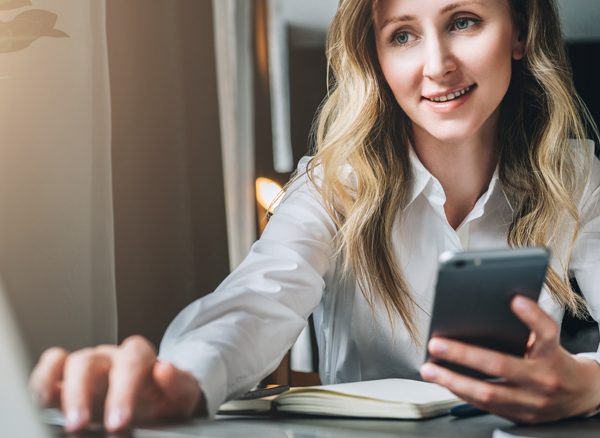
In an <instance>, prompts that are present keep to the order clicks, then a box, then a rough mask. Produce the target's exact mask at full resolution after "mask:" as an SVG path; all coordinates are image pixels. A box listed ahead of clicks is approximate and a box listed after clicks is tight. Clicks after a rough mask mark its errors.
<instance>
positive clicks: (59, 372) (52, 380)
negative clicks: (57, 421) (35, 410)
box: [29, 347, 69, 408]
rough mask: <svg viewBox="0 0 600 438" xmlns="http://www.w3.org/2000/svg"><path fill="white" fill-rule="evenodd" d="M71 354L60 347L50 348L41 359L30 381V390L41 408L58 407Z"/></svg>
mask: <svg viewBox="0 0 600 438" xmlns="http://www.w3.org/2000/svg"><path fill="white" fill-rule="evenodd" d="M68 355H69V353H68V352H67V351H66V350H64V349H62V348H58V347H54V348H49V349H48V350H46V351H45V352H44V353H42V356H41V357H40V360H39V362H38V364H37V365H36V366H35V368H34V369H33V372H32V373H31V377H30V379H29V388H30V390H31V393H32V395H33V397H34V398H35V400H36V401H37V402H38V404H39V405H40V406H41V407H45V408H49V407H56V406H58V402H59V400H60V381H61V380H62V376H63V368H64V366H65V360H66V359H67V356H68Z"/></svg>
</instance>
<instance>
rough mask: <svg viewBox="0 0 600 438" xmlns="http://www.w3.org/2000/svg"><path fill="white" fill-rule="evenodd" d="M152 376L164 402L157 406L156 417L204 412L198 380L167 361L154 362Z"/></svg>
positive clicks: (181, 415) (185, 415) (184, 415)
mask: <svg viewBox="0 0 600 438" xmlns="http://www.w3.org/2000/svg"><path fill="white" fill-rule="evenodd" d="M152 376H153V379H154V381H155V382H156V385H157V387H158V390H159V391H160V392H161V393H162V395H163V396H164V400H165V403H164V404H163V405H162V406H158V407H157V408H158V409H159V410H157V411H156V412H155V416H156V417H161V418H167V417H187V416H190V415H192V414H193V413H194V412H198V413H199V414H205V408H206V406H205V405H204V398H203V395H202V391H201V389H200V385H199V383H198V380H196V378H195V377H194V376H193V375H192V374H191V373H189V372H187V371H182V370H180V369H178V368H177V367H175V366H174V365H173V364H170V363H168V362H156V364H155V366H154V369H153V371H152Z"/></svg>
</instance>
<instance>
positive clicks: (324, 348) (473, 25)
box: [32, 0, 600, 430]
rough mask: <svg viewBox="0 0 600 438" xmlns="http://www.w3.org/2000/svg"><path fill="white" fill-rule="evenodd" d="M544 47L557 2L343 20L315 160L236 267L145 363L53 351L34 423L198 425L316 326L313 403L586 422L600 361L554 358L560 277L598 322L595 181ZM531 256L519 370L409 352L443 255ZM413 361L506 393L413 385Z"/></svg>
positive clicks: (560, 72) (367, 6)
mask: <svg viewBox="0 0 600 438" xmlns="http://www.w3.org/2000/svg"><path fill="white" fill-rule="evenodd" d="M559 29H560V28H559V24H558V19H557V14H556V7H555V5H554V2H553V0H526V1H523V0H486V1H477V0H465V1H460V2H454V1H450V0H342V1H341V2H340V6H339V9H338V12H337V15H336V17H335V19H334V22H333V24H332V28H331V31H330V35H329V41H328V57H329V62H330V66H331V70H332V72H333V78H334V81H333V84H332V87H331V90H330V93H329V95H328V98H327V100H326V102H325V103H324V105H323V107H322V109H321V111H320V115H319V120H318V128H317V136H316V138H317V141H316V155H315V156H314V157H313V158H312V159H305V160H303V161H302V162H301V164H300V166H299V169H300V171H299V172H298V174H297V175H296V177H295V178H294V180H293V182H292V183H291V184H290V185H289V187H288V190H287V193H286V196H285V199H284V200H283V202H282V203H281V204H280V207H279V208H278V210H277V212H276V213H275V215H274V216H273V217H272V219H271V222H270V224H269V225H268V227H267V229H266V230H265V232H264V234H263V236H262V237H261V239H260V240H259V241H258V242H257V243H256V244H255V245H254V246H253V248H252V250H251V252H250V254H249V256H248V257H247V259H246V260H245V261H244V262H243V263H242V264H241V265H240V267H239V268H237V269H236V270H235V271H234V272H233V273H232V274H231V275H230V276H229V277H228V278H227V279H226V280H225V281H224V282H223V283H222V284H221V285H220V286H219V288H218V289H217V291H215V293H213V294H211V295H209V296H207V297H205V298H203V299H201V300H199V301H197V302H195V303H193V304H191V305H190V306H188V308H186V309H185V310H184V311H183V312H182V313H181V314H180V315H179V316H178V317H177V318H176V319H175V320H174V321H173V323H172V324H171V326H170V327H169V329H168V331H167V333H166V334H165V337H164V340H163V343H162V345H161V352H160V361H157V359H156V356H155V353H154V351H153V350H152V348H151V346H150V344H149V343H148V342H147V341H145V340H144V339H142V338H139V337H134V338H130V339H128V340H127V341H125V342H124V343H123V345H122V346H120V347H113V346H101V347H97V348H95V349H89V350H84V351H80V352H75V353H73V354H70V355H69V354H67V353H66V352H65V351H63V350H60V349H51V350H49V351H48V352H47V353H45V355H44V356H43V357H42V358H41V359H40V362H39V364H38V366H37V367H36V369H35V370H34V373H33V375H32V388H33V390H34V392H35V393H36V394H37V395H38V397H39V398H40V401H41V402H42V404H45V405H52V404H56V403H57V402H58V401H59V400H60V401H61V403H62V408H63V409H64V411H65V413H66V415H67V420H68V428H69V429H71V430H77V429H80V428H82V427H85V426H86V425H87V424H88V422H89V420H90V418H91V417H92V415H93V413H92V407H93V406H95V407H98V406H99V405H101V403H99V401H100V402H101V401H102V400H104V398H105V399H106V401H105V402H104V406H105V424H106V426H107V428H108V429H109V430H120V429H122V428H124V427H127V426H128V425H129V424H130V423H131V422H132V420H134V419H138V418H146V417H152V418H159V417H164V416H173V415H189V414H191V413H192V412H194V411H197V412H208V413H209V414H213V413H214V412H215V411H216V410H217V408H218V406H219V404H220V403H221V402H222V401H224V400H225V399H226V398H231V397H234V396H235V395H237V394H240V393H242V392H244V391H246V390H248V389H249V388H250V387H251V386H252V385H254V384H255V383H256V382H257V381H258V380H260V379H261V378H262V377H263V376H265V375H266V374H268V372H270V371H271V370H273V369H274V368H275V367H276V366H277V364H278V362H279V360H280V359H281V357H282V356H283V354H284V353H285V352H286V351H287V350H288V349H289V347H290V346H291V345H292V343H293V341H294V340H295V338H296V337H297V335H298V334H299V333H300V331H301V330H302V328H303V327H304V325H305V323H306V319H307V318H308V316H309V315H310V314H311V313H313V312H314V315H315V323H316V328H317V333H318V341H319V342H318V343H319V355H320V375H321V379H322V381H323V382H324V383H332V382H341V381H351V380H367V379H375V378H384V377H392V376H393V377H409V378H419V373H420V375H421V376H422V378H424V379H425V380H429V381H432V382H436V383H439V384H441V385H444V386H446V387H448V388H449V389H450V390H452V391H453V392H455V393H456V394H458V395H459V396H460V397H462V398H464V399H465V400H467V401H469V402H471V403H472V404H474V405H475V406H478V407H482V408H484V409H487V410H489V411H491V412H494V413H497V414H499V415H503V416H505V417H507V418H509V419H512V420H515V421H519V422H540V421H551V420H556V419H560V418H565V417H569V416H573V415H584V414H589V413H591V412H594V411H595V410H596V409H597V408H598V407H600V366H599V365H598V362H597V361H598V360H600V359H598V356H595V354H590V355H588V356H590V357H586V356H572V355H570V354H568V353H567V352H566V351H565V350H563V349H562V348H561V347H560V346H559V341H558V333H559V329H558V324H557V321H559V320H560V318H561V317H562V315H563V312H564V309H569V310H571V311H573V312H574V313H576V314H579V315H581V314H582V313H584V312H585V304H584V303H583V301H582V300H581V298H579V297H578V296H577V295H575V294H574V293H573V292H572V291H571V289H570V287H569V283H568V274H569V271H571V272H573V273H574V274H575V276H576V277H577V280H578V282H579V284H580V286H581V288H582V290H583V292H584V294H585V297H586V300H587V304H588V306H589V310H590V312H591V314H592V316H594V317H596V318H597V317H598V316H600V294H598V293H595V294H594V292H597V291H594V290H593V288H594V286H595V284H594V281H596V282H597V280H598V275H599V274H598V272H600V258H599V257H598V254H597V249H594V248H595V247H597V246H598V243H600V242H599V237H598V236H599V233H600V202H598V201H599V196H600V166H599V164H598V162H597V161H595V160H593V158H592V156H591V154H590V148H589V144H588V143H587V142H585V141H584V139H585V138H586V126H585V124H584V121H587V122H589V126H590V127H593V126H594V125H593V122H592V121H591V119H590V118H589V117H588V115H587V112H586V111H585V109H584V107H583V106H582V105H581V104H580V102H579V100H578V99H577V98H576V97H574V96H576V94H575V92H574V90H573V86H572V82H571V78H570V75H569V73H568V71H569V70H568V68H567V62H566V57H565V54H564V48H563V42H562V40H561V36H560V30H559ZM594 131H595V129H594ZM573 140H575V141H573ZM592 162H593V166H592V168H590V165H589V164H590V163H592ZM539 244H543V245H547V246H549V247H551V249H552V253H553V254H554V256H553V257H554V259H553V260H552V266H551V270H550V271H549V275H548V278H547V282H546V288H545V290H544V291H543V293H542V296H541V298H540V302H539V305H538V304H536V303H533V302H531V301H528V300H527V299H525V298H522V297H517V298H515V299H514V301H513V302H512V304H511V305H512V309H513V311H514V312H515V313H516V314H517V316H518V317H519V318H521V319H522V320H523V321H524V322H525V323H526V324H527V325H528V326H529V327H530V328H531V330H532V333H533V335H532V338H531V342H530V346H529V351H528V355H527V357H526V358H515V357H509V356H506V355H503V354H500V353H496V352H492V351H489V350H484V349H481V348H476V347H473V346H469V345H465V344H461V343H459V342H451V341H449V340H447V339H440V338H436V339H433V340H431V341H430V342H429V344H428V345H427V346H425V345H423V343H424V339H425V336H426V334H427V328H428V325H429V315H428V314H427V312H426V311H425V310H423V309H427V308H429V307H430V306H431V302H432V299H433V283H432V280H433V279H434V278H435V270H436V261H437V256H438V255H439V254H440V253H441V252H442V251H444V250H460V249H466V248H470V249H475V248H490V247H494V248H498V247H507V246H527V245H539ZM594 251H595V252H594ZM426 347H427V348H429V351H430V352H431V353H432V355H433V356H435V357H439V358H444V359H447V360H450V361H453V362H456V363H459V364H462V365H467V366H470V367H472V368H475V369H478V370H480V371H483V372H485V373H488V374H492V375H495V376H499V377H502V378H504V383H496V384H492V383H488V382H483V381H477V380H474V379H471V378H468V377H465V376H461V375H458V374H455V373H453V372H451V371H449V370H447V369H445V368H441V367H438V366H436V365H434V364H431V363H428V364H425V365H423V366H422V367H420V365H421V363H422V359H423V357H424V355H425V350H424V349H425V348H426ZM62 376H64V377H62ZM107 388H108V389H107Z"/></svg>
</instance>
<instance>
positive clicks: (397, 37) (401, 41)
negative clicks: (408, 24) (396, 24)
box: [392, 30, 414, 46]
mask: <svg viewBox="0 0 600 438" xmlns="http://www.w3.org/2000/svg"><path fill="white" fill-rule="evenodd" d="M413 39H414V36H413V35H412V34H411V33H409V32H407V31H405V30H402V31H400V32H396V33H395V34H394V35H392V43H394V44H398V45H400V46H404V45H406V44H408V43H410V42H411V41H412V40H413Z"/></svg>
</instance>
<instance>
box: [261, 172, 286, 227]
mask: <svg viewBox="0 0 600 438" xmlns="http://www.w3.org/2000/svg"><path fill="white" fill-rule="evenodd" d="M255 187H256V201H257V202H258V205H259V206H260V207H262V210H263V211H264V212H263V211H259V215H258V219H259V228H260V232H261V233H262V231H263V229H264V228H265V226H266V225H267V221H268V220H269V217H271V215H272V214H273V212H274V211H275V208H276V207H277V205H278V204H279V202H280V201H281V198H282V197H283V188H282V187H281V185H280V184H278V183H276V182H275V181H273V180H272V179H269V178H265V177H262V176H261V177H259V178H257V179H256V183H255Z"/></svg>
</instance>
